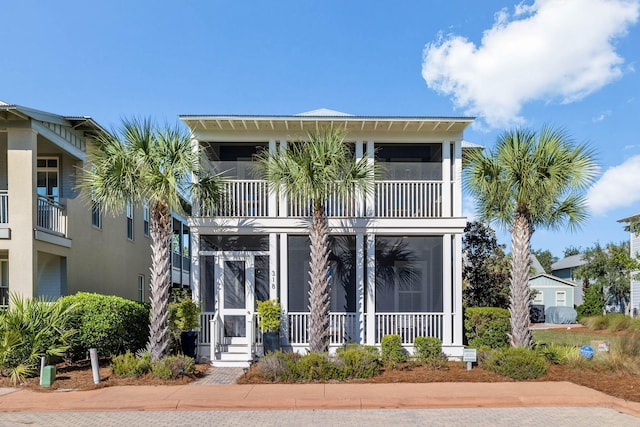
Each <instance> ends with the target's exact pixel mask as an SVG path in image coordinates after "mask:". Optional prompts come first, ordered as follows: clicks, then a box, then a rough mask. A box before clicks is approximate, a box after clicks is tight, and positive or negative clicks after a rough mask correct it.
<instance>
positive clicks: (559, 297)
mask: <svg viewBox="0 0 640 427" xmlns="http://www.w3.org/2000/svg"><path fill="white" fill-rule="evenodd" d="M556 305H560V306H565V305H567V292H566V291H556Z"/></svg>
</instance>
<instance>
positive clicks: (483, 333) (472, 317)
mask: <svg viewBox="0 0 640 427" xmlns="http://www.w3.org/2000/svg"><path fill="white" fill-rule="evenodd" d="M464 317H465V319H464V329H465V335H466V337H467V342H468V343H469V346H470V347H476V348H478V347H482V346H487V347H490V348H504V347H507V346H508V345H509V334H510V333H511V324H510V323H509V310H506V309H504V308H495V307H473V308H467V309H466V310H465V313H464Z"/></svg>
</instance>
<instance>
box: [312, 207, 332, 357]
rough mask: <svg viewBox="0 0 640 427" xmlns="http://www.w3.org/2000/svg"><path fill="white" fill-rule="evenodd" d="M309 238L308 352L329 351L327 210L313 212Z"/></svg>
mask: <svg viewBox="0 0 640 427" xmlns="http://www.w3.org/2000/svg"><path fill="white" fill-rule="evenodd" d="M309 238H310V240H311V262H310V263H309V267H310V272H309V274H310V276H311V277H310V281H309V285H310V289H309V311H310V316H311V318H310V320H309V349H310V350H311V351H313V352H320V351H327V350H328V347H329V226H328V224H327V217H326V215H325V213H324V207H321V208H315V209H314V211H313V222H312V224H311V232H310V236H309Z"/></svg>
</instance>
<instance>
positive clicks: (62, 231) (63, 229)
mask: <svg viewBox="0 0 640 427" xmlns="http://www.w3.org/2000/svg"><path fill="white" fill-rule="evenodd" d="M36 226H37V228H39V229H41V230H44V231H47V232H49V233H53V234H57V235H59V236H66V235H67V214H66V211H65V207H64V206H63V205H61V204H60V203H58V202H56V201H54V200H52V199H51V198H49V197H46V196H40V195H38V209H37V222H36Z"/></svg>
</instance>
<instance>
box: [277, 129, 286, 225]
mask: <svg viewBox="0 0 640 427" xmlns="http://www.w3.org/2000/svg"><path fill="white" fill-rule="evenodd" d="M285 148H287V141H286V140H281V141H280V150H284V149H285ZM277 197H279V203H280V206H279V209H278V216H287V211H288V203H287V198H286V196H285V195H284V193H283V192H282V191H281V192H280V194H278V195H277Z"/></svg>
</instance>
